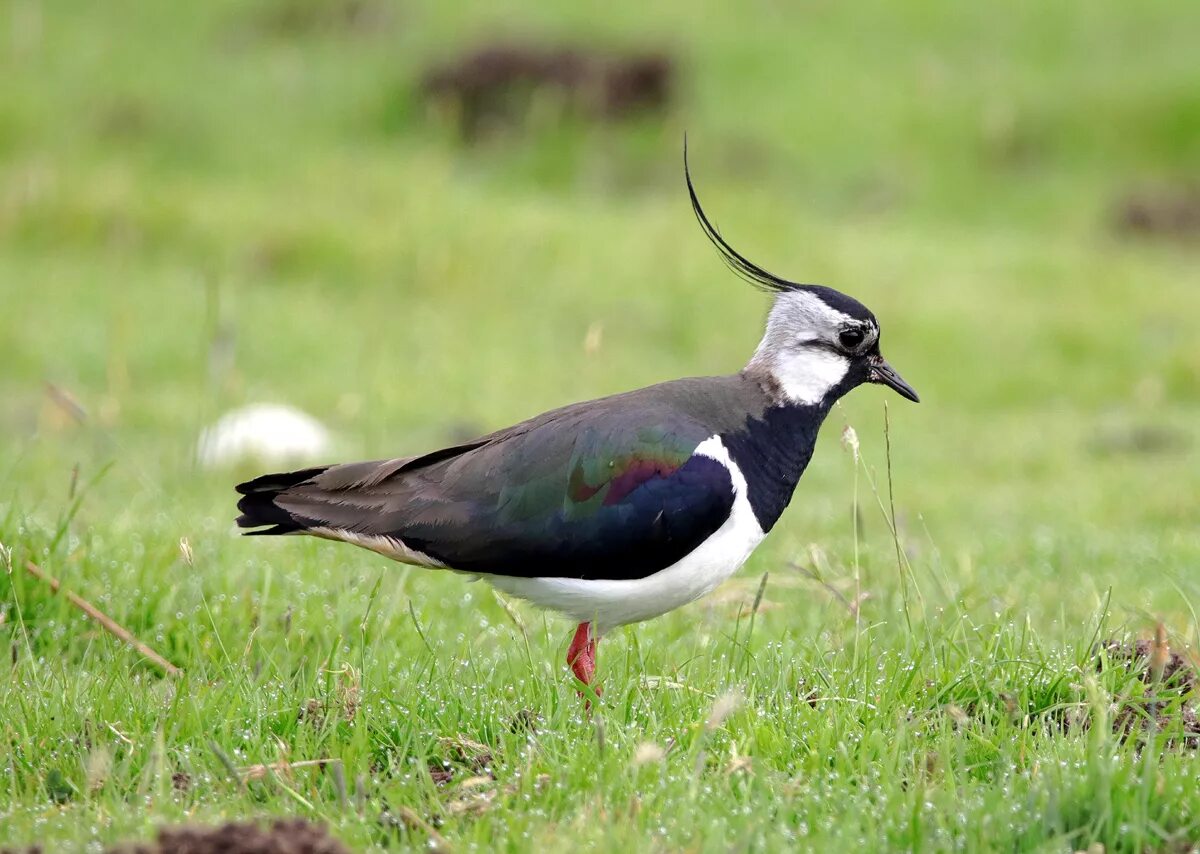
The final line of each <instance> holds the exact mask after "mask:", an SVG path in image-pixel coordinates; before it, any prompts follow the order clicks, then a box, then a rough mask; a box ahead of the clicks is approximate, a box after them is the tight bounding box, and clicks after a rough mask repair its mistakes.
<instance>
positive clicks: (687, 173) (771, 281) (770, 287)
mask: <svg viewBox="0 0 1200 854" xmlns="http://www.w3.org/2000/svg"><path fill="white" fill-rule="evenodd" d="M683 175H684V178H685V179H687V188H688V195H689V196H691V198H692V211H693V212H694V213H695V214H696V219H697V220H698V221H699V223H700V227H701V228H702V229H703V230H704V235H705V236H706V237H707V238H708V239H709V240H710V241H711V242H712V245H713V246H715V247H717V251H718V252H720V253H721V260H722V261H724V262H725V266H727V267H728V268H729V269H730V270H733V272H734V273H736V274H737V275H738V276H739V277H741V278H742V279H745V280H746V281H747V282H749V283H750V284H752V285H754V287H756V288H758V289H759V290H760V291H765V292H767V293H771V294H782V293H787V292H789V291H807V292H808V293H811V294H815V295H816V296H818V297H820V298H821V299H822V300H824V301H825V303H826V304H827V305H829V306H831V307H832V308H835V309H837V310H838V311H840V312H842V313H843V314H847V315H849V316H850V317H854V318H857V319H859V320H874V319H875V315H873V314H872V313H871V311H870V309H868V308H867V307H866V306H865V305H863V304H862V303H860V302H859V301H858V300H856V299H854V298H853V297H850V296H847V295H846V294H844V293H842V292H841V291H837V290H834V289H833V288H827V287H825V286H824V285H810V284H803V283H801V282H793V281H791V280H789V279H784V278H782V277H780V276H776V275H775V274H774V273H772V272H770V271H769V270H764V269H763V268H762V267H760V266H758V265H757V264H755V263H754V262H753V261H751V260H750V259H749V258H747V257H746V256H745V255H743V254H742V253H741V252H738V251H737V250H736V249H734V248H733V247H732V246H730V245H729V243H728V242H726V240H725V238H724V237H722V236H721V233H720V232H719V231H717V227H716V226H715V225H713V224H712V223H711V222H709V219H708V216H706V215H705V213H704V208H702V207H701V206H700V199H699V197H697V196H696V188H695V186H693V185H692V173H691V170H690V169H688V154H687V138H686V137H685V138H684V140H683Z"/></svg>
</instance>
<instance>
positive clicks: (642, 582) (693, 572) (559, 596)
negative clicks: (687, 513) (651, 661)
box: [482, 436, 766, 636]
mask: <svg viewBox="0 0 1200 854" xmlns="http://www.w3.org/2000/svg"><path fill="white" fill-rule="evenodd" d="M693 453H694V454H699V455H700V456H704V457H708V458H710V459H713V460H716V461H717V462H719V463H721V464H722V465H723V466H725V468H727V469H728V470H729V476H730V479H731V480H732V481H733V493H734V495H733V508H732V510H731V512H730V514H729V518H728V519H726V520H725V523H724V524H722V525H721V527H720V528H718V529H717V530H716V531H715V532H714V533H713V534H712V535H711V536H709V538H708V539H706V540H705V541H704V542H702V543H701V544H700V545H699V546H697V547H696V548H695V549H693V550H692V551H691V552H690V553H689V554H687V555H686V556H684V557H683V558H681V559H680V560H678V561H676V562H675V563H674V564H672V565H671V566H669V567H667V568H665V569H661V570H659V571H658V572H655V573H654V574H652V575H648V576H646V577H645V578H636V579H627V580H605V579H592V580H582V579H578V578H517V577H514V576H508V575H486V574H485V575H483V576H482V577H483V578H485V579H486V580H487V581H488V582H490V583H491V584H492V585H494V586H495V587H497V588H498V589H500V590H502V591H504V592H505V593H508V594H510V595H512V596H517V597H519V598H521V599H526V600H528V601H530V602H532V603H534V604H535V605H539V606H541V607H543V608H549V609H551V610H554V611H558V612H559V613H561V614H563V615H565V616H567V617H569V618H570V619H572V620H575V621H576V622H580V623H583V622H591V623H592V625H593V628H594V630H595V631H596V634H597V636H599V635H601V634H603V633H604V632H606V631H608V630H609V629H612V628H616V627H617V626H623V625H625V624H627V623H638V622H641V621H643V620H649V619H651V618H652V617H657V616H659V615H660V614H665V613H667V612H668V611H671V610H674V609H675V608H679V607H681V606H683V605H686V604H688V603H689V602H692V601H694V600H696V599H699V598H700V597H701V596H703V595H705V594H706V593H709V592H710V591H711V590H713V588H715V587H716V586H717V585H718V584H720V583H721V582H722V581H724V580H725V579H727V578H728V577H729V576H731V575H732V574H733V573H734V572H736V571H737V569H738V568H739V567H740V566H741V565H742V564H743V563H745V562H746V558H748V557H750V553H751V552H752V551H754V549H755V547H756V546H758V544H759V543H761V542H762V540H763V537H765V536H766V535H765V534H764V533H763V530H762V528H761V527H759V524H758V520H757V519H756V518H755V516H754V511H753V510H752V509H751V507H750V501H749V499H748V497H747V489H746V479H745V478H744V477H743V476H742V473H741V471H740V470H739V469H738V467H737V465H736V464H735V463H734V462H733V460H732V459H731V458H730V456H729V452H728V451H727V450H726V449H725V446H724V444H722V442H721V438H720V437H719V436H711V437H709V438H708V439H705V440H704V441H703V442H701V443H700V444H699V445H698V446H697V447H696V450H695V451H694V452H693Z"/></svg>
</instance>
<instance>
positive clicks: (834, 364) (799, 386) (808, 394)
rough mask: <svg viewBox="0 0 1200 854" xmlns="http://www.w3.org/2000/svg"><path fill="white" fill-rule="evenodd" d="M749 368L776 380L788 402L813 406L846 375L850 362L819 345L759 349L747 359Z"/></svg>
mask: <svg viewBox="0 0 1200 854" xmlns="http://www.w3.org/2000/svg"><path fill="white" fill-rule="evenodd" d="M760 356H761V358H760ZM750 367H752V368H755V369H757V370H760V371H763V372H764V373H766V374H767V375H768V376H770V377H771V378H772V379H773V380H775V382H776V383H778V385H779V389H780V391H781V392H782V393H783V396H784V397H785V398H787V400H788V402H789V403H800V404H806V405H810V406H815V405H816V404H818V403H820V402H821V401H822V400H824V399H825V396H826V395H827V394H829V392H830V391H832V390H833V389H834V387H836V386H837V384H838V383H840V382H841V381H842V379H843V378H844V377H845V376H846V372H847V371H848V370H850V361H849V360H848V359H846V358H845V357H844V356H839V355H838V354H837V353H833V352H831V351H829V350H826V349H824V348H821V347H801V348H798V349H796V350H794V351H792V352H770V353H766V354H763V353H761V348H760V352H758V353H755V354H754V358H753V359H751V360H750Z"/></svg>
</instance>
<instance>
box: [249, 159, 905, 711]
mask: <svg viewBox="0 0 1200 854" xmlns="http://www.w3.org/2000/svg"><path fill="white" fill-rule="evenodd" d="M684 178H685V181H686V183H687V190H688V195H689V197H690V199H691V204H692V210H693V212H694V213H695V216H696V219H697V221H698V222H699V224H700V227H701V229H702V230H703V231H704V233H705V235H706V236H707V237H708V239H709V240H710V241H711V242H712V244H713V245H714V246H715V247H716V248H717V250H718V251H719V252H720V255H721V257H722V259H723V260H724V261H725V263H726V264H727V265H728V266H729V267H730V268H731V269H732V270H733V272H735V273H736V274H738V275H739V276H740V277H741V278H743V279H745V280H746V281H748V282H750V283H751V284H752V285H755V286H756V287H758V288H759V289H761V290H763V291H765V292H767V293H769V294H770V295H771V296H772V297H773V302H772V305H771V309H770V312H769V314H768V316H767V321H766V329H765V331H764V333H763V336H762V340H761V341H760V342H759V344H758V347H757V348H756V349H755V351H754V354H753V355H752V356H751V357H750V361H749V362H748V363H747V364H746V366H745V367H744V368H743V369H741V370H740V371H738V372H737V373H734V374H730V375H726V376H712V377H693V378H689V379H679V380H673V381H670V382H664V383H660V384H658V385H652V386H649V387H647V388H642V389H638V390H636V391H630V392H625V393H623V394H617V395H613V396H610V397H603V398H600V399H598V400H591V401H587V402H584V403H575V404H571V405H569V406H564V407H562V408H560V409H554V410H551V411H550V412H546V413H543V414H542V415H538V416H535V417H533V418H530V419H529V420H527V421H522V422H521V423H520V424H516V425H514V426H512V427H509V428H507V429H504V430H498V431H496V432H494V433H490V434H488V435H486V436H482V437H480V438H478V439H475V440H474V441H469V442H465V443H463V444H459V445H454V446H453V447H447V448H440V449H438V450H434V451H430V452H428V453H424V454H418V455H415V456H408V457H397V458H395V459H389V460H376V461H372V462H357V463H345V464H341V465H330V466H320V467H317V468H307V469H303V470H300V471H291V472H282V473H277V474H266V475H263V476H261V477H257V478H255V479H254V480H250V481H247V482H246V483H242V484H240V485H238V486H237V491H238V492H239V493H241V498H240V500H239V501H238V509H239V510H240V511H241V516H239V517H238V519H237V524H238V525H239V526H240V527H244V528H255V529H257V530H253V531H249V532H247V533H249V534H265V535H276V534H308V535H310V536H316V537H323V538H325V539H330V540H339V541H342V542H347V543H352V544H354V545H356V546H361V547H363V548H366V549H370V550H371V551H374V552H377V553H379V554H382V555H384V556H386V557H388V558H391V559H393V560H396V561H400V562H401V563H406V564H413V565H416V566H420V567H428V568H434V569H446V570H452V571H455V572H458V573H462V574H465V575H468V576H472V577H474V578H482V579H485V580H487V581H488V582H490V583H491V584H492V585H494V586H495V587H496V588H497V589H499V590H501V591H503V592H505V593H507V594H509V595H512V596H516V597H518V598H521V599H524V600H527V601H529V602H532V603H533V604H535V605H538V606H541V607H543V608H548V609H551V610H554V611H557V612H559V613H561V614H563V615H565V616H566V617H568V618H570V619H571V620H572V621H574V622H575V623H577V624H578V626H577V628H576V630H575V634H574V637H573V639H572V641H571V644H570V646H569V648H568V650H567V665H568V667H569V668H570V670H571V672H572V673H574V675H575V677H576V678H577V679H578V680H579V682H580V683H582V685H584V686H590V690H592V691H593V692H594V693H595V694H596V695H597V696H598V695H599V693H600V691H599V686H597V685H594V684H593V681H594V676H595V669H596V645H597V642H598V641H599V639H600V638H601V637H602V636H603V635H604V634H605V633H606V632H608V631H610V630H612V629H614V628H616V627H618V626H623V625H627V624H630V623H638V622H642V621H644V620H649V619H651V618H653V617H657V616H660V615H661V614H665V613H666V612H668V611H671V610H673V609H675V608H679V607H681V606H683V605H686V604H688V603H689V602H692V601H694V600H696V599H698V598H699V597H701V596H704V595H705V594H706V593H709V592H710V591H711V590H713V589H714V588H715V587H716V586H717V585H719V584H720V583H721V582H722V581H724V580H725V579H727V578H728V577H729V576H730V575H732V574H733V573H734V572H735V571H736V570H737V569H738V568H739V567H740V566H741V565H742V564H743V563H745V561H746V559H747V558H748V557H749V556H750V553H751V552H753V551H754V549H755V548H756V547H757V546H758V544H759V543H761V542H762V541H763V538H764V537H765V536H766V535H767V533H768V532H769V531H770V530H771V528H772V527H773V526H774V525H775V523H776V521H778V519H779V517H780V515H781V514H782V513H783V510H784V508H785V507H786V506H787V504H788V502H789V501H790V500H791V497H792V493H793V491H794V490H795V487H796V484H797V482H798V481H799V480H800V476H801V475H802V474H803V473H804V470H805V468H806V467H807V465H808V463H809V460H810V459H811V458H812V454H813V447H814V444H815V443H816V439H817V432H818V430H819V429H820V427H821V424H822V422H823V421H824V420H825V417H826V416H827V415H828V414H829V411H830V408H831V407H832V406H833V404H834V403H835V402H836V401H837V400H838V399H839V398H841V397H842V396H843V395H845V394H846V393H847V392H849V391H850V390H851V389H853V388H855V387H857V386H859V385H862V384H864V383H879V384H882V385H886V386H890V387H891V388H892V389H893V390H895V391H896V392H898V393H899V394H900V395H901V396H903V397H905V398H907V399H909V400H911V401H914V402H916V401H918V396H917V393H916V391H914V390H913V388H912V387H911V386H910V385H909V384H908V383H906V382H905V381H904V380H903V379H902V378H901V377H900V375H899V374H898V373H897V372H896V371H895V370H894V369H893V368H892V367H891V365H889V364H888V362H887V361H886V360H885V359H884V358H883V356H882V354H881V353H880V349H879V334H880V330H879V322H878V321H877V320H876V318H875V315H874V314H872V313H871V311H870V310H868V309H867V308H866V306H864V305H863V304H862V303H860V302H859V301H858V300H856V299H854V298H852V297H850V296H847V295H846V294H843V293H841V292H839V291H836V290H834V289H833V288H829V287H825V286H822V285H812V284H802V283H799V282H794V281H790V280H787V279H783V278H781V277H779V276H776V275H775V274H773V273H770V272H768V271H767V270H765V269H763V268H762V267H760V266H758V265H757V264H755V263H754V262H752V261H750V260H749V259H747V258H746V257H745V256H744V255H742V254H741V253H739V252H738V251H737V250H735V249H734V248H733V247H732V246H731V245H730V244H729V243H728V242H727V241H726V240H725V239H724V238H723V237H722V236H721V234H720V233H719V232H718V231H717V229H716V228H715V227H714V226H713V225H712V223H711V222H710V221H709V219H708V217H707V216H706V215H705V213H704V210H703V208H702V207H701V206H700V200H699V198H698V197H697V195H696V189H695V187H694V186H693V183H692V178H691V173H690V170H689V169H688V165H687V149H686V147H685V149H684Z"/></svg>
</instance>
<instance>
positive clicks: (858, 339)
mask: <svg viewBox="0 0 1200 854" xmlns="http://www.w3.org/2000/svg"><path fill="white" fill-rule="evenodd" d="M684 175H685V176H686V178H687V185H688V192H689V194H690V195H691V198H692V209H693V210H694V211H695V212H696V218H697V219H698V220H699V221H700V226H701V227H702V228H703V229H704V233H705V234H706V235H708V238H709V240H711V241H712V242H713V245H715V246H716V247H717V249H718V250H719V251H720V252H721V257H722V259H723V260H724V261H725V263H726V264H727V265H728V266H729V268H730V269H732V270H733V271H734V272H735V273H737V274H738V275H739V276H741V277H742V278H743V279H745V280H746V281H748V282H750V283H751V284H753V285H754V286H756V287H758V288H759V289H761V290H763V291H767V292H768V293H771V294H773V295H774V297H775V302H774V304H773V305H772V306H771V313H770V315H769V316H768V317H767V329H766V332H765V333H763V337H762V341H761V342H759V345H758V349H757V350H755V352H754V356H753V358H751V360H750V364H749V366H748V368H749V369H750V370H751V371H753V372H755V373H758V374H761V375H764V376H765V377H767V378H768V379H769V380H770V381H771V383H772V385H773V386H775V387H776V388H777V389H778V393H779V394H780V395H781V396H782V397H783V398H784V399H785V400H786V401H787V402H789V403H796V404H806V405H821V404H825V405H830V404H832V403H833V402H834V401H835V400H837V399H838V398H839V397H841V396H842V395H844V394H845V393H846V392H848V391H850V390H851V389H853V388H855V387H856V386H859V385H862V384H863V383H879V384H881V385H886V386H890V387H891V388H892V389H894V390H895V391H896V392H897V393H898V394H900V395H901V396H902V397H906V398H908V399H909V400H911V401H913V402H917V401H919V398H918V396H917V392H916V391H915V390H914V389H913V387H912V386H910V385H909V384H908V383H906V382H905V381H904V380H903V379H902V378H901V377H900V375H899V374H898V373H896V371H895V369H894V368H893V367H892V366H891V365H889V364H888V363H887V361H886V360H885V359H884V358H883V355H882V354H881V353H880V351H879V321H878V320H876V319H875V315H874V314H872V313H871V311H870V309H868V308H867V307H866V306H865V305H863V304H862V303H860V302H859V301H858V300H856V299H854V298H853V297H849V296H846V294H843V293H841V292H840V291H835V290H834V289H833V288H827V287H824V286H822V285H806V284H800V283H799V282H791V281H788V280H787V279H782V278H780V277H778V276H776V275H774V274H773V273H769V272H767V271H766V270H764V269H763V268H762V267H759V266H758V265H757V264H755V263H753V262H752V261H750V260H748V259H747V258H746V257H745V256H743V255H742V254H741V253H739V252H738V251H737V250H735V249H734V248H733V247H732V246H730V245H729V244H728V243H726V242H725V239H724V238H723V237H721V235H720V233H719V232H718V231H717V229H716V228H715V227H714V226H713V225H712V223H711V222H709V220H708V217H707V216H705V214H704V210H703V209H702V208H701V207H700V200H699V199H698V198H697V197H696V189H695V187H693V186H692V178H691V174H690V172H688V169H687V149H686V147H685V148H684Z"/></svg>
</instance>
